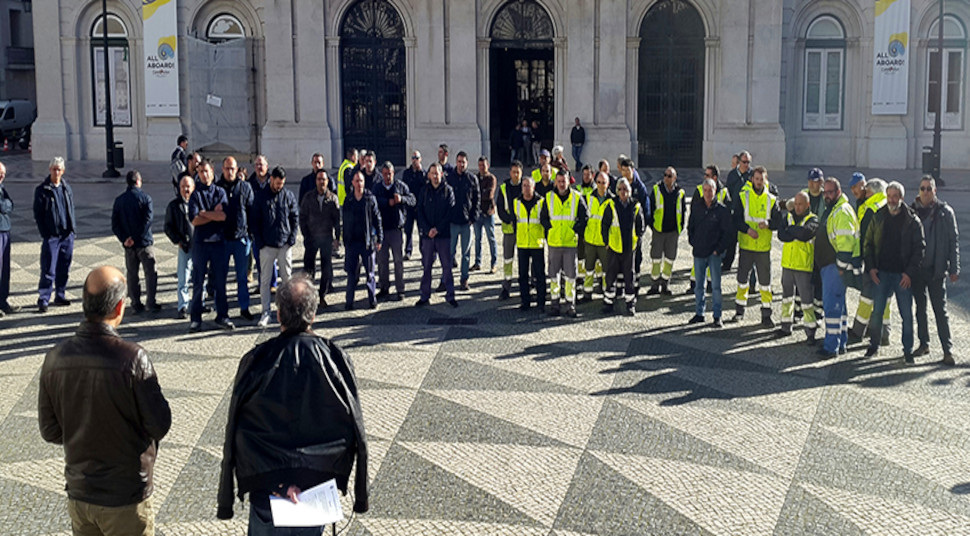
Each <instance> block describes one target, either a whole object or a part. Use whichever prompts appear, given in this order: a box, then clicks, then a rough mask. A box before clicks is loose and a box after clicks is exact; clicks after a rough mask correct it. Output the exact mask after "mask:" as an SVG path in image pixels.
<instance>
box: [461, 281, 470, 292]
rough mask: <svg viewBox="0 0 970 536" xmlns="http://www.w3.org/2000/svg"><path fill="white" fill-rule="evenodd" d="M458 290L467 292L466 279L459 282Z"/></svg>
mask: <svg viewBox="0 0 970 536" xmlns="http://www.w3.org/2000/svg"><path fill="white" fill-rule="evenodd" d="M460 288H461V290H468V280H467V279H466V280H464V281H462V282H461V287H460Z"/></svg>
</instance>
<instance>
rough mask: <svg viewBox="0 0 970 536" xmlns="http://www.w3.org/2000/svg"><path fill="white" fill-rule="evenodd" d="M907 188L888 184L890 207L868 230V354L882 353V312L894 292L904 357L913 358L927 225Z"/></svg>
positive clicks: (883, 209) (894, 183) (909, 361)
mask: <svg viewBox="0 0 970 536" xmlns="http://www.w3.org/2000/svg"><path fill="white" fill-rule="evenodd" d="M905 197H906V189H905V188H904V187H903V185H902V184H900V183H898V182H896V181H893V182H891V183H889V185H888V186H886V206H884V207H882V208H881V209H879V211H878V212H876V217H875V218H874V219H873V221H872V224H870V225H869V228H868V229H867V230H866V239H865V248H866V249H865V251H864V252H863V257H864V258H865V261H866V265H865V266H866V272H867V275H868V276H869V277H870V278H871V279H872V282H873V283H875V285H876V289H875V295H874V296H873V306H872V317H871V318H870V319H869V324H870V326H869V349H868V350H866V357H872V356H874V355H876V354H877V353H878V352H879V341H880V338H881V334H882V315H883V311H884V310H885V309H886V302H887V301H888V300H889V298H890V297H891V296H893V295H895V296H896V305H897V307H899V316H900V318H901V319H902V324H903V330H902V331H903V358H904V359H905V361H906V363H909V364H912V363H913V362H914V360H913V288H912V284H913V283H912V281H913V278H914V277H916V276H917V274H918V273H919V268H920V264H921V263H922V262H923V251H924V249H925V248H926V244H925V243H924V242H923V226H922V225H921V224H920V221H919V218H918V217H917V216H916V213H915V212H913V209H911V208H909V206H908V205H906V203H903V199H904V198H905Z"/></svg>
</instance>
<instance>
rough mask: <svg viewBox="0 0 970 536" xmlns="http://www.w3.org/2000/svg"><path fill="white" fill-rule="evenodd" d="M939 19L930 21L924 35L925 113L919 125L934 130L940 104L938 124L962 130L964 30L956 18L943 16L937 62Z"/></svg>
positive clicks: (965, 41) (950, 128) (965, 38)
mask: <svg viewBox="0 0 970 536" xmlns="http://www.w3.org/2000/svg"><path fill="white" fill-rule="evenodd" d="M939 24H940V19H938V18H937V19H936V20H935V21H933V24H932V25H931V26H930V31H929V33H928V34H927V36H926V37H927V38H928V46H927V50H926V56H927V58H926V60H927V61H926V65H927V66H928V69H929V76H927V77H926V107H925V110H926V113H925V114H923V126H924V127H925V128H927V129H932V128H934V126H935V124H936V114H937V112H939V110H940V102H941V100H940V99H941V98H942V102H943V116H942V117H941V118H940V125H941V126H942V127H943V128H944V129H946V130H960V129H962V128H963V73H964V65H963V62H964V61H965V60H964V53H963V51H964V50H966V48H967V31H966V29H965V28H964V26H963V23H962V22H960V19H958V18H956V17H954V16H953V15H945V16H944V17H943V56H942V58H943V62H942V63H941V62H940V43H939V35H940V34H939V31H940V26H939Z"/></svg>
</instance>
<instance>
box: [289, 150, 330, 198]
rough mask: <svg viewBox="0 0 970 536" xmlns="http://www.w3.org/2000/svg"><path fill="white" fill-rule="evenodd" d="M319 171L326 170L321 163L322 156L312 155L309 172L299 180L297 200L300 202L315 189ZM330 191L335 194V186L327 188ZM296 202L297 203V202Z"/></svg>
mask: <svg viewBox="0 0 970 536" xmlns="http://www.w3.org/2000/svg"><path fill="white" fill-rule="evenodd" d="M321 169H326V166H325V165H324V162H323V155H322V154H320V153H313V157H312V158H310V172H309V173H307V174H306V175H304V176H303V178H302V179H300V191H299V193H298V194H297V197H296V198H297V200H299V201H302V200H303V197H304V196H306V194H308V193H310V192H312V191H314V190H316V189H317V172H318V171H320V170H321ZM328 188H330V191H331V192H333V193H335V194H336V193H337V186H336V185H333V186H328ZM299 201H298V202H299Z"/></svg>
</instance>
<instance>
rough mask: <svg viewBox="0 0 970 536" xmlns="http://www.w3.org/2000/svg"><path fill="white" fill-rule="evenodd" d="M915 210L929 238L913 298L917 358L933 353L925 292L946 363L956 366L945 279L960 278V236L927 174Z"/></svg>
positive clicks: (916, 279)
mask: <svg viewBox="0 0 970 536" xmlns="http://www.w3.org/2000/svg"><path fill="white" fill-rule="evenodd" d="M913 210H915V211H916V214H917V215H918V216H919V219H920V222H922V224H923V236H924V237H925V238H926V254H925V255H923V262H922V263H921V264H920V267H919V271H918V272H917V274H916V278H915V279H914V280H913V297H914V298H916V331H917V334H918V335H919V347H918V348H917V349H916V351H915V352H914V353H913V355H914V356H921V355H927V354H929V353H930V332H929V322H928V321H927V318H926V293H927V291H929V294H930V302H931V303H932V304H933V316H935V317H936V333H937V335H938V336H939V337H940V347H941V348H942V349H943V364H944V365H950V366H953V365H954V364H956V361H955V360H954V359H953V339H952V338H951V336H950V318H949V315H947V311H946V280H947V276H949V278H950V282H951V283H956V282H957V280H958V279H960V233H959V231H958V230H957V219H956V216H955V215H954V214H953V209H952V208H950V205H948V204H946V202H945V201H941V200H940V199H939V198H937V197H936V180H934V179H933V177H932V176H930V175H926V176H924V177H923V179H922V180H920V183H919V197H917V198H916V202H914V203H913Z"/></svg>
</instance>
